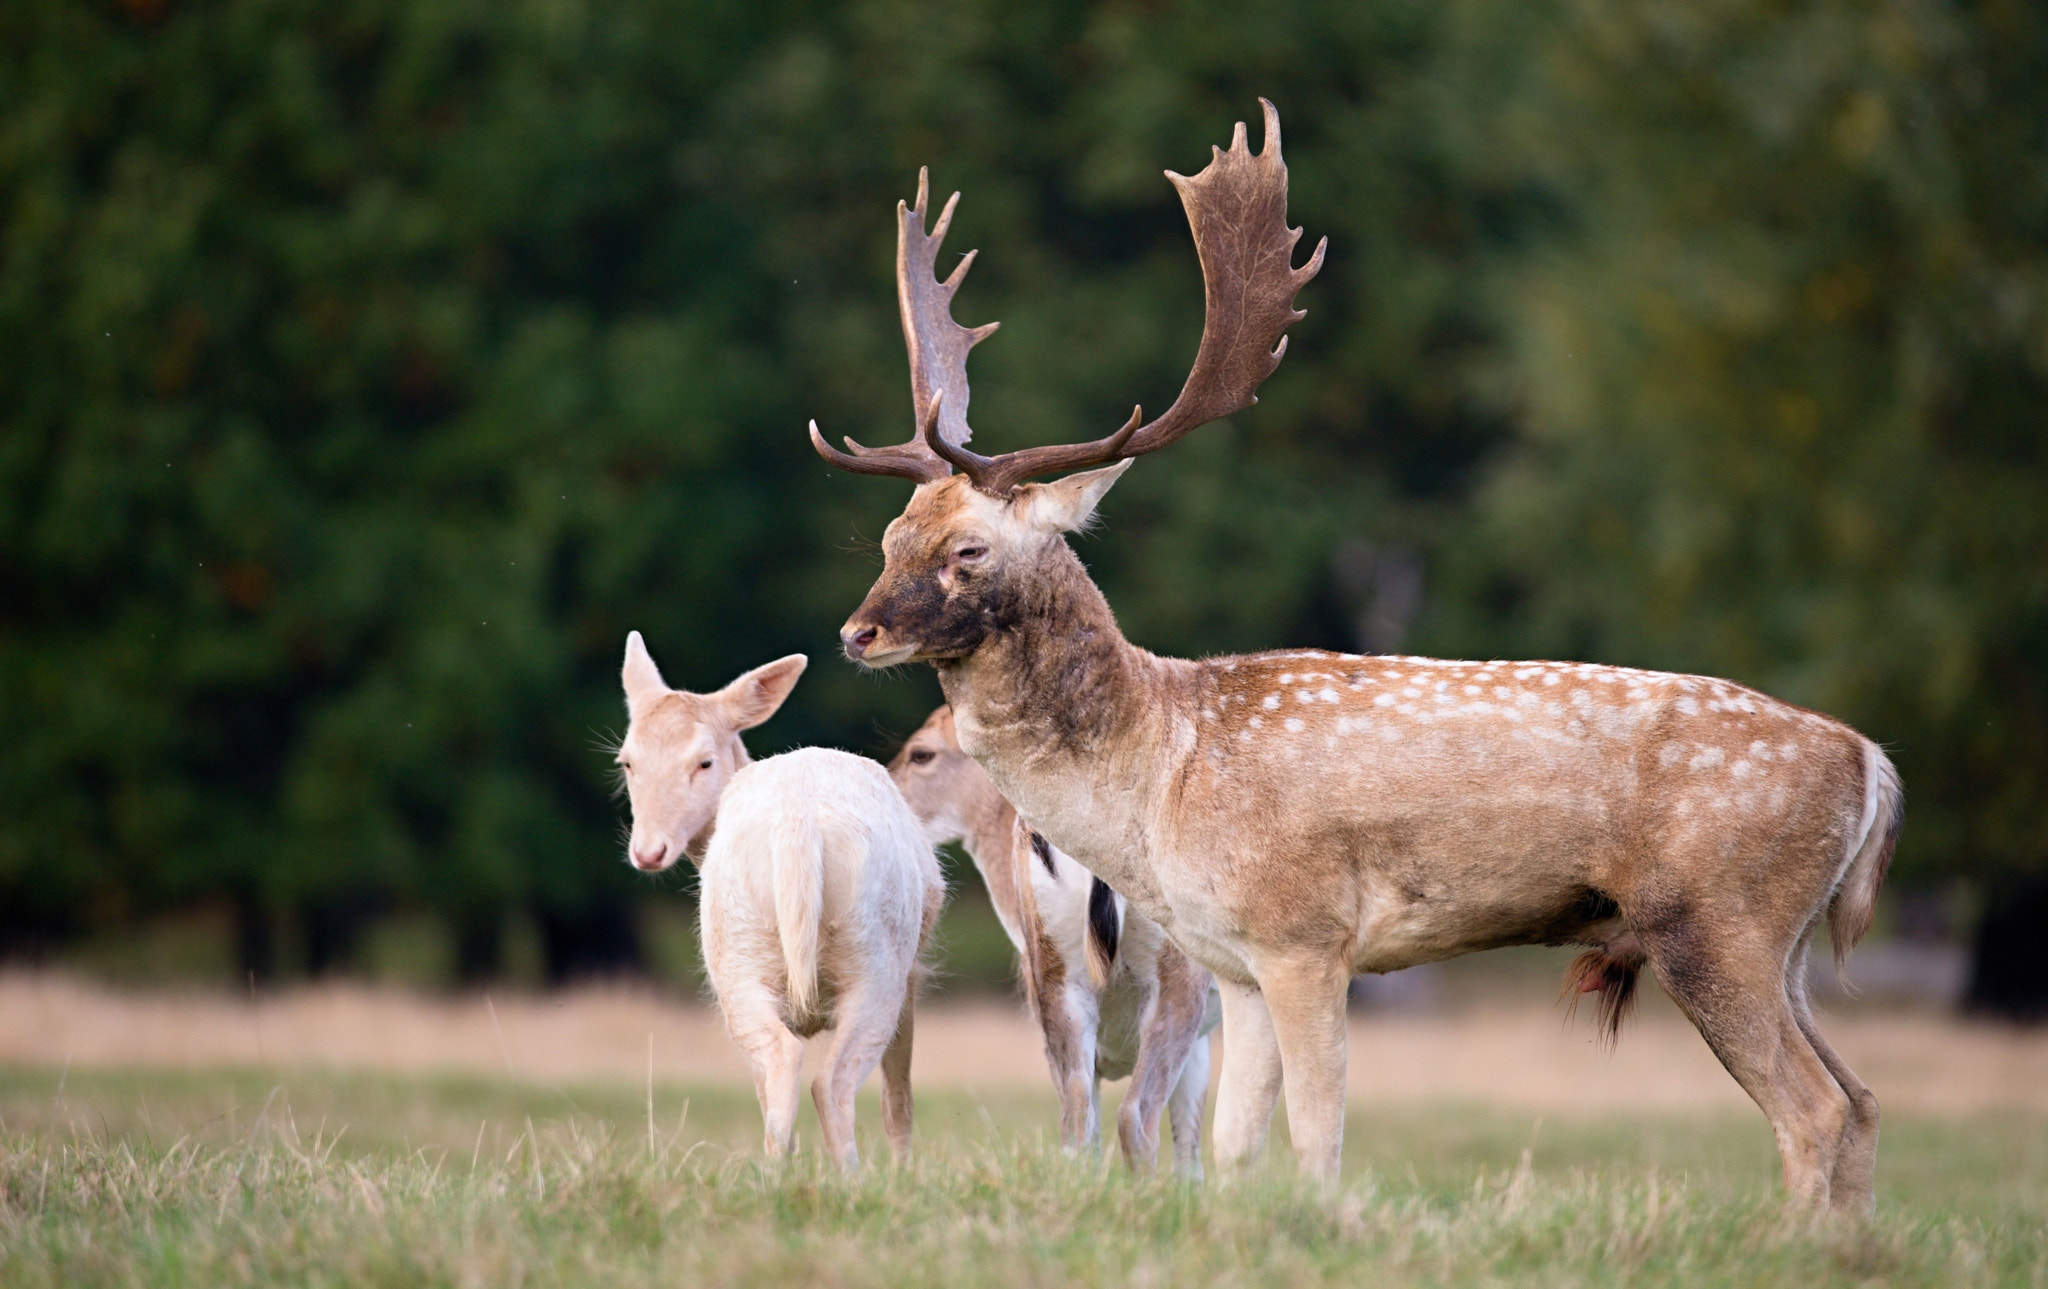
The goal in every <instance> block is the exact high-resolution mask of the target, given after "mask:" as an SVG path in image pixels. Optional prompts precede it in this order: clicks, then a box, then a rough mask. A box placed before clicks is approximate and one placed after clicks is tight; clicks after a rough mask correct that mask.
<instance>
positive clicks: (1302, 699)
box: [1294, 689, 1316, 703]
mask: <svg viewBox="0 0 2048 1289" xmlns="http://www.w3.org/2000/svg"><path fill="white" fill-rule="evenodd" d="M1294 701H1295V702H1297V703H1313V702H1314V701H1316V696H1315V695H1314V694H1311V693H1309V692H1308V691H1307V690H1306V689H1297V690H1295V691H1294Z"/></svg>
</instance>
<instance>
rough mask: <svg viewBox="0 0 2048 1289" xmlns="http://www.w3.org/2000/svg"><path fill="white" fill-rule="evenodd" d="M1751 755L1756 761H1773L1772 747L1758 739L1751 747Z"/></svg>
mask: <svg viewBox="0 0 2048 1289" xmlns="http://www.w3.org/2000/svg"><path fill="white" fill-rule="evenodd" d="M1749 754H1750V756H1751V757H1752V758H1754V759H1755V760H1758V761H1768V760H1770V759H1771V745H1770V744H1768V743H1766V742H1764V741H1763V740H1762V739H1758V740H1757V741H1756V742H1754V743H1751V744H1750V745H1749Z"/></svg>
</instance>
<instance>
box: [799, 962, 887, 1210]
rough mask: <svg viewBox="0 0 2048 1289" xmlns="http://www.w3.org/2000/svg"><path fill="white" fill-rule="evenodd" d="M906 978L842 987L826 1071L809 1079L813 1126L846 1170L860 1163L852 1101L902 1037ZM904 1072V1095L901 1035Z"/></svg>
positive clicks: (884, 978) (871, 978)
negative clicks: (815, 1113) (814, 1110)
mask: <svg viewBox="0 0 2048 1289" xmlns="http://www.w3.org/2000/svg"><path fill="white" fill-rule="evenodd" d="M909 992H910V990H909V976H908V972H907V970H906V971H905V972H904V973H902V974H884V975H882V976H881V977H880V978H877V975H875V974H870V975H867V976H865V977H862V978H861V979H858V980H855V981H853V982H851V983H850V984H848V985H846V986H844V987H842V989H841V991H840V994H839V1001H838V1006H837V1009H836V1013H835V1015H836V1021H837V1023H836V1026H835V1028H834V1031H833V1035H832V1050H831V1052H830V1053H829V1054H828V1055H827V1056H826V1058H825V1068H824V1069H822V1070H819V1071H818V1076H817V1077H816V1078H815V1079H813V1080H811V1100H812V1101H814V1102H816V1103H817V1106H818V1122H819V1125H820V1126H821V1127H822V1128H823V1130H824V1136H825V1149H826V1150H827V1151H828V1152H829V1153H830V1154H831V1156H832V1158H833V1159H835V1160H837V1161H838V1163H839V1166H840V1167H841V1168H843V1169H845V1170H847V1171H848V1172H851V1171H852V1170H853V1169H855V1168H856V1167H858V1166H859V1165H860V1151H859V1149H858V1147H857V1146H856V1145H855V1143H854V1136H853V1099H854V1097H855V1096H856V1095H857V1094H858V1093H859V1092H860V1085H861V1084H863V1083H865V1082H867V1079H868V1075H870V1074H873V1073H874V1072H875V1066H877V1065H879V1064H881V1061H882V1054H883V1053H884V1052H886V1051H887V1050H888V1049H889V1047H890V1045H891V1044H892V1042H893V1041H894V1040H895V1039H896V1038H897V1036H898V1034H899V1033H902V1032H903V1031H902V1025H901V1022H902V1018H903V1012H904V1008H905V1007H906V1006H908V1004H909V1001H910V1000H909V997H908V994H909ZM904 1040H905V1041H904V1045H903V1056H904V1059H905V1062H906V1065H905V1069H904V1071H903V1073H904V1076H905V1079H904V1083H905V1095H906V1097H907V1095H908V1086H909V1069H908V1058H909V1054H910V1053H909V1042H908V1035H907V1033H905V1034H904Z"/></svg>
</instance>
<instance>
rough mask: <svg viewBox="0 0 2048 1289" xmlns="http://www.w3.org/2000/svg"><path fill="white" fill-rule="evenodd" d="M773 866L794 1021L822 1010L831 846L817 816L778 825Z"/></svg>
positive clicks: (793, 816)
mask: <svg viewBox="0 0 2048 1289" xmlns="http://www.w3.org/2000/svg"><path fill="white" fill-rule="evenodd" d="M771 835H772V837H773V841H772V842H771V844H770V854H769V863H770V864H771V865H772V866H773V867H772V871H771V876H772V878H773V883H774V890H775V930H776V934H777V936H778V938H780V939H781V941H782V965H783V969H784V971H785V972H786V973H787V975H788V977H789V993H788V997H789V1012H790V1016H791V1017H792V1018H803V1017H807V1016H809V1015H811V1013H812V1012H813V1011H815V1010H816V1008H817V1005H818V924H819V922H820V921H821V920H822V918H823V915H824V908H823V905H824V902H825V844H824V837H823V836H822V835H821V834H820V832H819V830H818V820H817V816H816V815H815V814H814V813H813V812H812V811H809V810H803V809H798V810H792V811H790V812H789V813H788V814H787V815H785V816H784V817H783V818H782V819H780V820H778V821H776V825H775V828H774V829H773V832H772V834H771Z"/></svg>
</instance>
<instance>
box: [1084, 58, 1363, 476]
mask: <svg viewBox="0 0 2048 1289" xmlns="http://www.w3.org/2000/svg"><path fill="white" fill-rule="evenodd" d="M1259 107H1260V108H1261V109H1262V110H1263V113H1264V115H1265V125H1266V139H1265V146H1264V147H1263V148H1261V149H1260V150H1259V151H1258V152H1257V153H1254V152H1252V151H1251V150H1250V148H1249V147H1247V145H1246V139H1245V128H1244V123H1243V122H1242V121H1240V122H1238V124H1237V128H1236V130H1234V131H1233V132H1232V134H1231V139H1230V150H1229V151H1227V152H1226V151H1223V150H1221V149H1213V150H1212V151H1213V153H1214V155H1213V157H1212V159H1211V160H1210V162H1209V164H1208V166H1207V167H1206V168H1204V169H1203V170H1202V172H1201V173H1200V174H1198V175H1196V176H1194V177H1193V178H1192V179H1190V178H1186V177H1184V176H1182V175H1177V174H1174V173H1172V172H1171V171H1168V172H1167V176H1166V177H1167V179H1168V180H1169V181H1171V182H1172V184H1173V186H1174V187H1175V188H1176V189H1178V190H1179V192H1180V198H1181V204H1182V205H1183V206H1184V207H1185V208H1186V209H1187V214H1188V227H1189V229H1190V230H1191V231H1192V232H1193V234H1194V238H1195V250H1196V253H1197V254H1198V255H1199V256H1200V257H1201V261H1202V292H1203V297H1204V300H1205V302H1206V305H1207V308H1206V312H1205V316H1204V319H1203V325H1202V342H1201V345H1200V346H1199V347H1198V348H1197V349H1196V351H1195V363H1194V366H1193V368H1191V369H1190V370H1189V372H1188V379H1187V383H1186V384H1185V385H1183V386H1182V387H1181V392H1180V397H1178V398H1176V399H1174V401H1173V406H1172V407H1169V408H1167V409H1166V412H1165V414H1164V415H1162V416H1161V417H1160V418H1159V419H1158V420H1156V421H1154V422H1152V423H1151V424H1150V425H1147V426H1145V427H1144V428H1143V429H1141V430H1139V431H1138V433H1137V435H1136V437H1135V438H1134V439H1133V440H1132V442H1131V443H1130V445H1129V446H1128V447H1127V448H1126V449H1125V451H1124V455H1125V456H1138V455H1140V454H1142V453H1146V452H1156V451H1158V450H1159V449H1160V448H1163V447H1165V446H1166V445H1167V444H1169V443H1171V442H1173V441H1174V440H1175V439H1178V438H1179V437H1181V436H1182V435H1183V434H1186V433H1187V432H1188V431H1190V430H1193V429H1195V428H1197V427H1199V426H1202V425H1206V424H1208V423H1209V422H1210V421H1214V420H1219V419H1221V418H1223V417H1225V416H1229V415H1232V414H1233V413H1236V412H1240V411H1243V410H1244V409H1245V408H1247V407H1250V406H1251V405H1252V404H1253V403H1256V402H1258V392H1257V391H1258V388H1259V385H1260V384H1261V383H1262V382H1263V381H1264V380H1265V379H1266V378H1267V377H1268V376H1270V375H1272V374H1273V371H1274V369H1275V368H1277V367H1279V365H1280V360H1281V358H1283V357H1284V356H1286V353H1287V337H1286V336H1285V334H1283V333H1285V331H1286V330H1287V328H1288V327H1289V326H1290V325H1292V324H1294V323H1296V322H1299V321H1301V320H1302V319H1303V318H1305V317H1307V316H1308V313H1307V311H1306V310H1303V309H1296V308H1295V307H1294V296H1295V293H1296V292H1298V291H1300V290H1301V288H1302V287H1304V286H1306V285H1307V284H1308V282H1309V280H1310V279H1311V278H1313V277H1315V275H1316V274H1317V273H1319V272H1321V271H1322V267H1323V255H1324V253H1325V252H1326V251H1327V250H1328V249H1329V246H1330V239H1329V238H1327V237H1325V238H1323V239H1322V240H1321V241H1320V242H1318V243H1317V244H1316V249H1315V254H1313V255H1311V256H1309V259H1308V263H1306V264H1304V265H1302V266H1301V267H1300V268H1295V267H1294V262H1293V261H1294V247H1295V244H1296V243H1297V242H1298V241H1299V240H1300V239H1301V230H1300V229H1298V228H1289V227H1288V226H1287V163H1286V162H1285V161H1284V160H1283V159H1282V158H1281V154H1280V113H1279V111H1278V110H1277V109H1275V108H1274V106H1273V104H1272V103H1271V102H1269V101H1267V100H1266V99H1263V98H1262V99H1260V100H1259Z"/></svg>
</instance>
